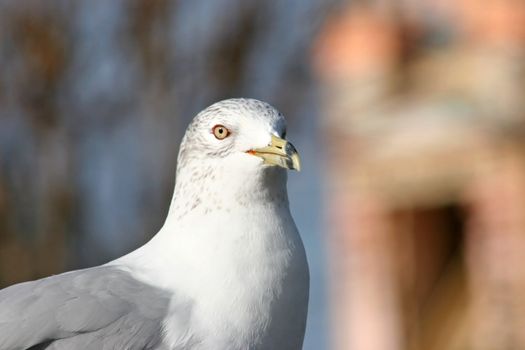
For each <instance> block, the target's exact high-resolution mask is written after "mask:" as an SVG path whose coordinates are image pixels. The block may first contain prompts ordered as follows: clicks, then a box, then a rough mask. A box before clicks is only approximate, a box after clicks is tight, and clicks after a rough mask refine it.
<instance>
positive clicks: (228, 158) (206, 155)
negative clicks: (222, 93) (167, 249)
mask: <svg viewBox="0 0 525 350" xmlns="http://www.w3.org/2000/svg"><path fill="white" fill-rule="evenodd" d="M216 125H223V126H224V127H226V128H227V129H228V130H229V133H230V134H229V136H228V137H226V138H224V139H222V140H219V139H217V138H216V137H215V136H214V135H213V128H214V126H216ZM285 134H286V121H285V119H284V116H283V115H282V114H281V113H280V112H279V111H277V110H276V109H275V108H274V107H272V106H271V105H269V104H268V103H265V102H262V101H259V100H255V99H247V98H235V99H228V100H223V101H220V102H217V103H214V104H213V105H211V106H209V107H208V108H206V109H204V110H203V111H201V112H200V113H199V114H198V115H197V116H196V117H195V118H194V119H193V120H192V122H191V123H190V124H189V126H188V128H187V130H186V133H185V135H184V138H183V140H182V143H181V146H180V151H179V157H178V165H177V180H176V185H175V191H174V196H173V202H172V208H171V209H170V212H173V213H176V214H175V215H174V216H175V217H177V218H179V219H180V218H181V217H183V216H185V215H186V214H187V213H188V212H191V211H193V210H195V209H197V208H199V207H200V206H201V204H202V203H203V202H204V201H203V198H202V196H206V197H210V198H211V201H209V200H208V201H207V202H208V203H212V202H213V200H214V199H216V202H224V201H226V200H227V199H226V197H228V198H229V197H230V196H229V195H232V196H233V197H232V198H231V199H232V200H234V201H237V202H238V201H241V200H242V199H241V196H237V195H235V193H236V192H239V193H243V196H246V194H249V195H262V194H264V195H269V194H268V191H269V190H272V191H273V190H276V191H279V192H282V195H277V194H275V193H272V198H276V197H279V198H281V200H284V199H285V197H286V190H285V187H286V171H285V170H284V169H277V168H275V167H268V166H266V165H265V164H264V163H263V161H262V159H260V158H258V157H254V156H252V155H250V154H248V153H247V152H248V151H249V150H251V149H254V148H258V147H264V146H267V145H268V144H269V142H270V140H271V137H272V135H275V136H278V137H284V136H285ZM222 177H225V178H222ZM231 181H236V183H234V184H231V183H230V182H231ZM268 181H277V182H279V184H278V185H276V186H267V183H268ZM250 184H251V186H252V187H253V188H251V189H250V190H248V191H246V186H249V185H250ZM220 188H229V189H230V193H229V194H225V193H220ZM197 189H198V191H197ZM182 198H184V201H182V200H181V199H182ZM215 207H223V206H222V205H220V204H218V205H216V206H215ZM213 209H214V208H209V207H208V208H204V210H205V211H206V210H207V211H210V210H213Z"/></svg>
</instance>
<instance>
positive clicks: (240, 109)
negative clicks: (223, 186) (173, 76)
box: [177, 98, 286, 172]
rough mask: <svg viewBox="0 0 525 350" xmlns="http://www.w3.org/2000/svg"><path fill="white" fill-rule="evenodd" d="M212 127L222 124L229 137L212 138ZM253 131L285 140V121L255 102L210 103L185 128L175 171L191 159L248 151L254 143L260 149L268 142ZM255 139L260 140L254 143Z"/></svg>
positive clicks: (239, 100)
mask: <svg viewBox="0 0 525 350" xmlns="http://www.w3.org/2000/svg"><path fill="white" fill-rule="evenodd" d="M215 125H224V126H225V127H226V128H228V130H229V131H230V132H231V135H230V136H229V137H228V138H226V139H224V140H217V139H215V138H214V137H213V134H212V128H213V127H214V126H215ZM255 129H259V130H262V131H267V132H268V135H271V134H276V135H278V136H280V137H284V136H285V134H286V121H285V119H284V116H283V115H282V114H281V113H280V112H279V111H277V110H276V109H275V108H274V107H272V106H271V105H269V104H268V103H265V102H262V101H259V100H256V99H250V98H232V99H228V100H223V101H219V102H216V103H214V104H212V105H211V106H209V107H208V108H206V109H204V110H203V111H201V112H200V113H199V114H197V116H196V117H195V118H193V120H192V122H191V123H190V125H189V126H188V128H187V129H186V133H185V135H184V138H183V139H182V143H181V145H180V151H179V157H178V167H177V172H179V171H180V169H183V168H184V167H185V166H186V164H187V163H188V162H189V161H191V160H202V159H203V158H217V157H225V156H227V155H228V154H231V153H232V152H235V151H247V150H248V149H249V148H250V147H254V146H257V144H256V142H257V141H259V145H260V146H263V145H264V143H265V142H267V140H266V138H265V136H266V135H263V134H260V133H259V135H256V133H255V132H254V131H255ZM259 130H258V131H259ZM256 136H259V138H260V139H262V140H257V137H256ZM253 137H255V139H254V138H253ZM249 146H250V147H249Z"/></svg>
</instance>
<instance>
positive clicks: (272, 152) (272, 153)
mask: <svg viewBox="0 0 525 350" xmlns="http://www.w3.org/2000/svg"><path fill="white" fill-rule="evenodd" d="M246 153H249V154H252V155H254V156H257V157H261V158H262V159H263V160H264V163H265V164H269V165H277V166H280V167H283V168H286V169H294V170H297V171H300V170H301V159H300V158H299V153H297V150H296V149H295V147H294V146H293V145H292V144H291V143H290V142H288V141H286V140H283V139H281V138H279V137H277V136H275V135H272V141H271V142H270V144H269V145H268V146H266V147H262V148H256V149H252V150H249V151H247V152H246Z"/></svg>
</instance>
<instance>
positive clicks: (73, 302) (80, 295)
mask: <svg viewBox="0 0 525 350" xmlns="http://www.w3.org/2000/svg"><path fill="white" fill-rule="evenodd" d="M169 300H170V299H169V295H168V294H167V293H166V292H165V291H162V290H159V289H156V288H154V287H152V286H150V285H147V284H144V283H142V282H140V281H138V280H136V279H134V278H133V277H132V276H131V274H129V273H128V272H125V271H123V270H120V269H118V268H116V267H110V266H101V267H96V268H91V269H85V270H79V271H73V272H68V273H65V274H61V275H56V276H52V277H48V278H44V279H41V280H37V281H32V282H26V283H21V284H17V285H14V286H11V287H8V288H6V289H3V290H1V291H0V349H3V350H8V349H13V350H14V349H29V348H31V349H97V350H98V349H162V321H163V319H164V317H165V315H166V313H167V311H168V307H169V305H168V304H169Z"/></svg>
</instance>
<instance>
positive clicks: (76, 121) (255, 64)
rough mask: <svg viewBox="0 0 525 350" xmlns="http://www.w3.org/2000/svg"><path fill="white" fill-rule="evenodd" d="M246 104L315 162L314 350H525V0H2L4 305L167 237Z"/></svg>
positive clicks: (309, 209)
mask: <svg viewBox="0 0 525 350" xmlns="http://www.w3.org/2000/svg"><path fill="white" fill-rule="evenodd" d="M238 96H245V97H253V98H258V99H262V100H265V101H267V102H270V103H271V104H273V105H274V106H276V107H277V108H278V109H279V110H280V111H281V112H283V113H284V115H285V116H286V117H287V119H288V122H289V128H288V131H289V136H288V138H289V139H290V140H292V142H293V143H294V144H295V145H296V147H297V148H298V149H299V151H300V153H301V157H302V159H303V163H304V170H303V171H302V172H301V173H291V174H290V176H289V191H290V202H291V206H292V213H293V215H294V217H295V219H296V222H297V225H298V227H299V230H300V231H301V233H302V236H303V240H304V242H305V246H306V249H307V254H308V258H309V263H310V269H311V275H312V282H311V302H310V312H309V318H308V326H307V334H306V339H305V347H304V348H305V349H309V350H313V349H350V350H354V349H355V350H376V349H377V350H403V349H408V350H419V349H425V350H432V349H452V350H454V349H475V350H477V349H487V350H488V349H497V350H502V349H512V350H514V349H525V332H524V331H523V330H524V329H525V297H524V296H525V138H524V137H523V136H524V134H525V1H523V0H456V1H452V0H376V1H372V0H369V1H364V0H361V1H359V0H354V1H345V0H326V1H323V0H283V1H262V0H261V1H257V0H244V1H242V0H194V1H183V0H180V1H168V0H126V1H124V0H111V1H102V0H95V1H88V0H84V1H76V2H73V1H66V0H52V1H47V2H43V1H37V0H33V1H31V0H19V1H15V0H12V1H6V0H0V286H1V287H4V286H7V285H9V284H12V283H15V282H20V281H24V280H29V279H34V278H39V277H43V276H46V275H49V274H53V273H59V272H62V271H65V270H68V269H73V268H82V267H88V266H93V265H97V264H101V263H104V262H107V261H108V260H111V259H113V258H115V257H118V256H120V255H122V254H125V253H126V252H129V251H130V250H132V249H134V248H136V247H138V246H140V245H141V244H143V243H144V242H145V241H147V240H148V239H149V238H151V236H152V235H153V234H155V232H156V231H157V230H158V229H159V228H160V227H161V225H162V223H163V220H164V218H165V215H166V213H167V210H168V205H169V202H170V199H171V195H172V189H173V184H174V176H175V167H176V156H177V152H178V149H177V148H178V145H179V142H180V139H181V137H182V135H183V133H184V129H185V127H186V125H187V124H188V122H189V121H190V120H191V118H192V117H193V116H194V115H195V114H196V113H197V112H198V111H200V110H201V109H203V108H204V107H206V106H208V105H209V104H211V103H213V102H215V101H217V100H220V99H223V98H228V97H238Z"/></svg>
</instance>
